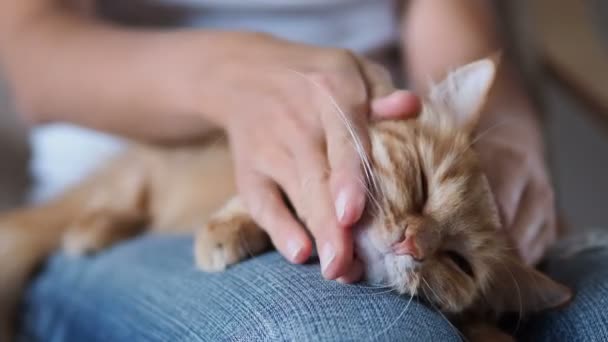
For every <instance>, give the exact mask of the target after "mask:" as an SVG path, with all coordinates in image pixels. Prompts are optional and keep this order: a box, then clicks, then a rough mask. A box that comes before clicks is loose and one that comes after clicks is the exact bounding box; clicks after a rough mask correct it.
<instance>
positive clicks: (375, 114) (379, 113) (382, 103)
mask: <svg viewBox="0 0 608 342" xmlns="http://www.w3.org/2000/svg"><path fill="white" fill-rule="evenodd" d="M421 108H422V103H421V102H420V98H418V96H416V95H415V94H414V93H412V92H409V91H407V90H396V91H394V92H392V93H391V94H389V95H387V96H385V97H380V98H376V99H374V100H372V103H371V110H372V112H371V117H372V119H375V120H382V119H407V118H412V117H415V116H416V115H418V113H420V110H421Z"/></svg>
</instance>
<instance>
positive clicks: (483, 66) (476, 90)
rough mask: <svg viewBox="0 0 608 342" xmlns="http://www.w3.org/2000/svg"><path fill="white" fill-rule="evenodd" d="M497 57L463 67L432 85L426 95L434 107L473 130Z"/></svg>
mask: <svg viewBox="0 0 608 342" xmlns="http://www.w3.org/2000/svg"><path fill="white" fill-rule="evenodd" d="M497 64H498V57H495V58H485V59H482V60H479V61H476V62H473V63H470V64H467V65H465V66H462V67H460V68H458V69H456V70H454V71H453V72H451V73H449V74H448V76H447V77H446V78H445V79H444V80H443V81H441V82H440V83H439V84H437V85H434V86H432V87H431V89H430V91H429V94H428V98H429V100H430V104H431V106H432V107H433V108H435V109H436V110H438V111H441V112H446V113H449V114H450V115H452V116H453V118H454V119H455V123H456V124H457V125H458V126H459V127H461V128H462V129H464V130H466V131H468V132H472V131H473V130H474V129H475V127H476V125H477V122H478V121H479V115H480V112H481V110H482V109H483V106H484V105H485V103H486V99H487V96H488V92H489V91H490V88H491V87H492V84H493V82H494V78H495V76H496V68H497Z"/></svg>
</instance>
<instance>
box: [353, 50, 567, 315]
mask: <svg viewBox="0 0 608 342" xmlns="http://www.w3.org/2000/svg"><path fill="white" fill-rule="evenodd" d="M495 71H496V66H495V62H494V61H492V60H490V59H485V60H482V61H478V62H475V63H472V64H470V65H467V66H465V67H462V68H460V69H458V70H456V71H455V72H453V73H452V74H450V75H449V76H448V78H447V79H446V80H444V81H443V82H441V83H440V84H438V85H436V86H435V87H433V88H432V90H431V92H430V94H429V95H428V97H427V100H426V102H425V106H424V109H423V112H422V113H421V115H420V117H419V118H418V119H417V120H410V121H405V122H383V123H378V124H376V125H375V126H374V127H373V129H372V134H371V137H372V161H371V163H372V164H373V170H374V175H375V177H374V178H375V179H374V181H373V182H370V183H371V185H372V189H371V190H372V193H373V195H374V196H373V198H371V199H370V201H369V206H368V209H367V211H366V214H365V216H364V218H363V219H362V221H361V222H360V224H359V226H358V227H357V228H356V229H355V236H356V245H357V255H358V257H359V258H360V259H361V260H362V261H363V263H364V265H365V269H366V277H367V278H368V280H369V281H370V282H372V283H376V284H383V285H389V286H391V287H393V288H394V289H395V290H396V291H397V292H399V293H401V294H410V295H417V296H420V297H421V298H423V299H425V300H426V301H428V302H430V303H431V304H432V305H434V306H436V307H437V308H438V309H440V310H442V311H444V312H448V313H460V312H463V311H467V310H482V311H488V310H489V311H493V312H495V313H502V312H505V311H535V310H541V309H544V308H547V307H553V306H556V305H559V304H562V303H563V302H565V301H567V300H568V299H569V297H570V292H569V291H568V290H567V289H566V288H564V287H563V286H561V285H559V284H557V283H555V282H553V281H551V280H550V279H549V278H547V277H545V276H544V275H542V274H540V273H539V272H537V271H535V270H533V269H532V268H529V267H527V266H525V265H523V264H522V263H521V262H519V261H518V259H517V258H516V257H515V256H514V255H512V254H511V251H510V246H509V244H508V242H507V240H506V239H505V238H504V237H503V235H502V233H501V232H500V222H499V217H498V214H497V210H496V206H495V204H494V201H493V198H492V194H491V192H490V189H489V186H488V183H487V181H486V178H485V176H484V174H483V172H482V170H481V167H480V165H479V162H478V160H477V157H476V154H475V152H474V151H473V150H472V148H471V147H472V146H471V144H472V132H473V130H474V128H475V124H476V122H477V118H478V114H479V112H480V110H481V107H482V105H483V103H484V101H485V98H486V96H487V93H488V91H489V89H490V86H491V84H492V81H493V79H494V74H495ZM524 301H525V302H524Z"/></svg>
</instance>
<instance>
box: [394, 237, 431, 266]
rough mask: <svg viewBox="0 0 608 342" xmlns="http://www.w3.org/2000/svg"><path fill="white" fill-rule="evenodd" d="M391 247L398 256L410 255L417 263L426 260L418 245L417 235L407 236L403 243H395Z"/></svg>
mask: <svg viewBox="0 0 608 342" xmlns="http://www.w3.org/2000/svg"><path fill="white" fill-rule="evenodd" d="M391 247H392V249H393V252H394V253H395V254H397V255H409V256H411V257H412V258H413V259H414V260H416V261H423V260H424V253H423V252H422V249H420V247H419V246H418V244H417V243H416V236H415V235H409V234H406V236H405V238H404V239H403V240H402V241H399V242H396V243H394V244H393V245H392V246H391Z"/></svg>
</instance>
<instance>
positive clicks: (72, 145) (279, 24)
mask: <svg viewBox="0 0 608 342" xmlns="http://www.w3.org/2000/svg"><path fill="white" fill-rule="evenodd" d="M98 8H99V13H100V15H101V16H103V17H105V18H107V19H110V20H114V21H117V22H120V23H125V24H127V23H129V24H135V25H169V24H170V25H173V26H175V25H177V26H189V27H201V28H215V29H230V30H249V31H258V32H267V33H271V34H273V35H276V36H278V37H282V38H285V39H288V40H292V41H296V42H303V43H309V44H316V45H322V46H334V47H342V48H348V49H351V50H353V51H355V52H357V53H360V54H376V53H378V52H381V51H382V50H383V49H385V48H388V47H390V46H391V45H393V44H394V42H395V41H396V38H397V27H398V25H397V15H396V10H395V8H396V1H393V0H131V1H124V0H98ZM30 142H31V145H32V151H33V156H32V163H31V170H32V173H33V176H34V178H35V180H36V184H35V186H34V188H33V191H32V194H31V196H30V197H31V200H32V201H41V200H45V199H48V198H49V197H52V196H54V195H55V194H57V193H58V192H60V191H62V190H64V189H65V188H66V187H67V186H69V185H71V184H74V183H76V182H78V181H79V180H81V179H82V178H83V177H85V176H86V175H87V174H89V173H90V172H91V171H92V170H94V169H95V168H96V167H98V166H99V165H100V164H101V163H103V162H105V161H106V160H107V159H108V158H109V157H111V156H113V155H115V154H116V153H118V152H119V151H120V150H121V148H122V146H124V142H123V141H121V140H120V139H118V138H116V137H112V136H109V135H106V134H102V133H98V132H94V131H91V130H87V129H83V128H79V127H75V126H73V125H68V124H52V125H47V126H42V127H39V128H36V129H35V130H33V132H32V133H31V138H30Z"/></svg>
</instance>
